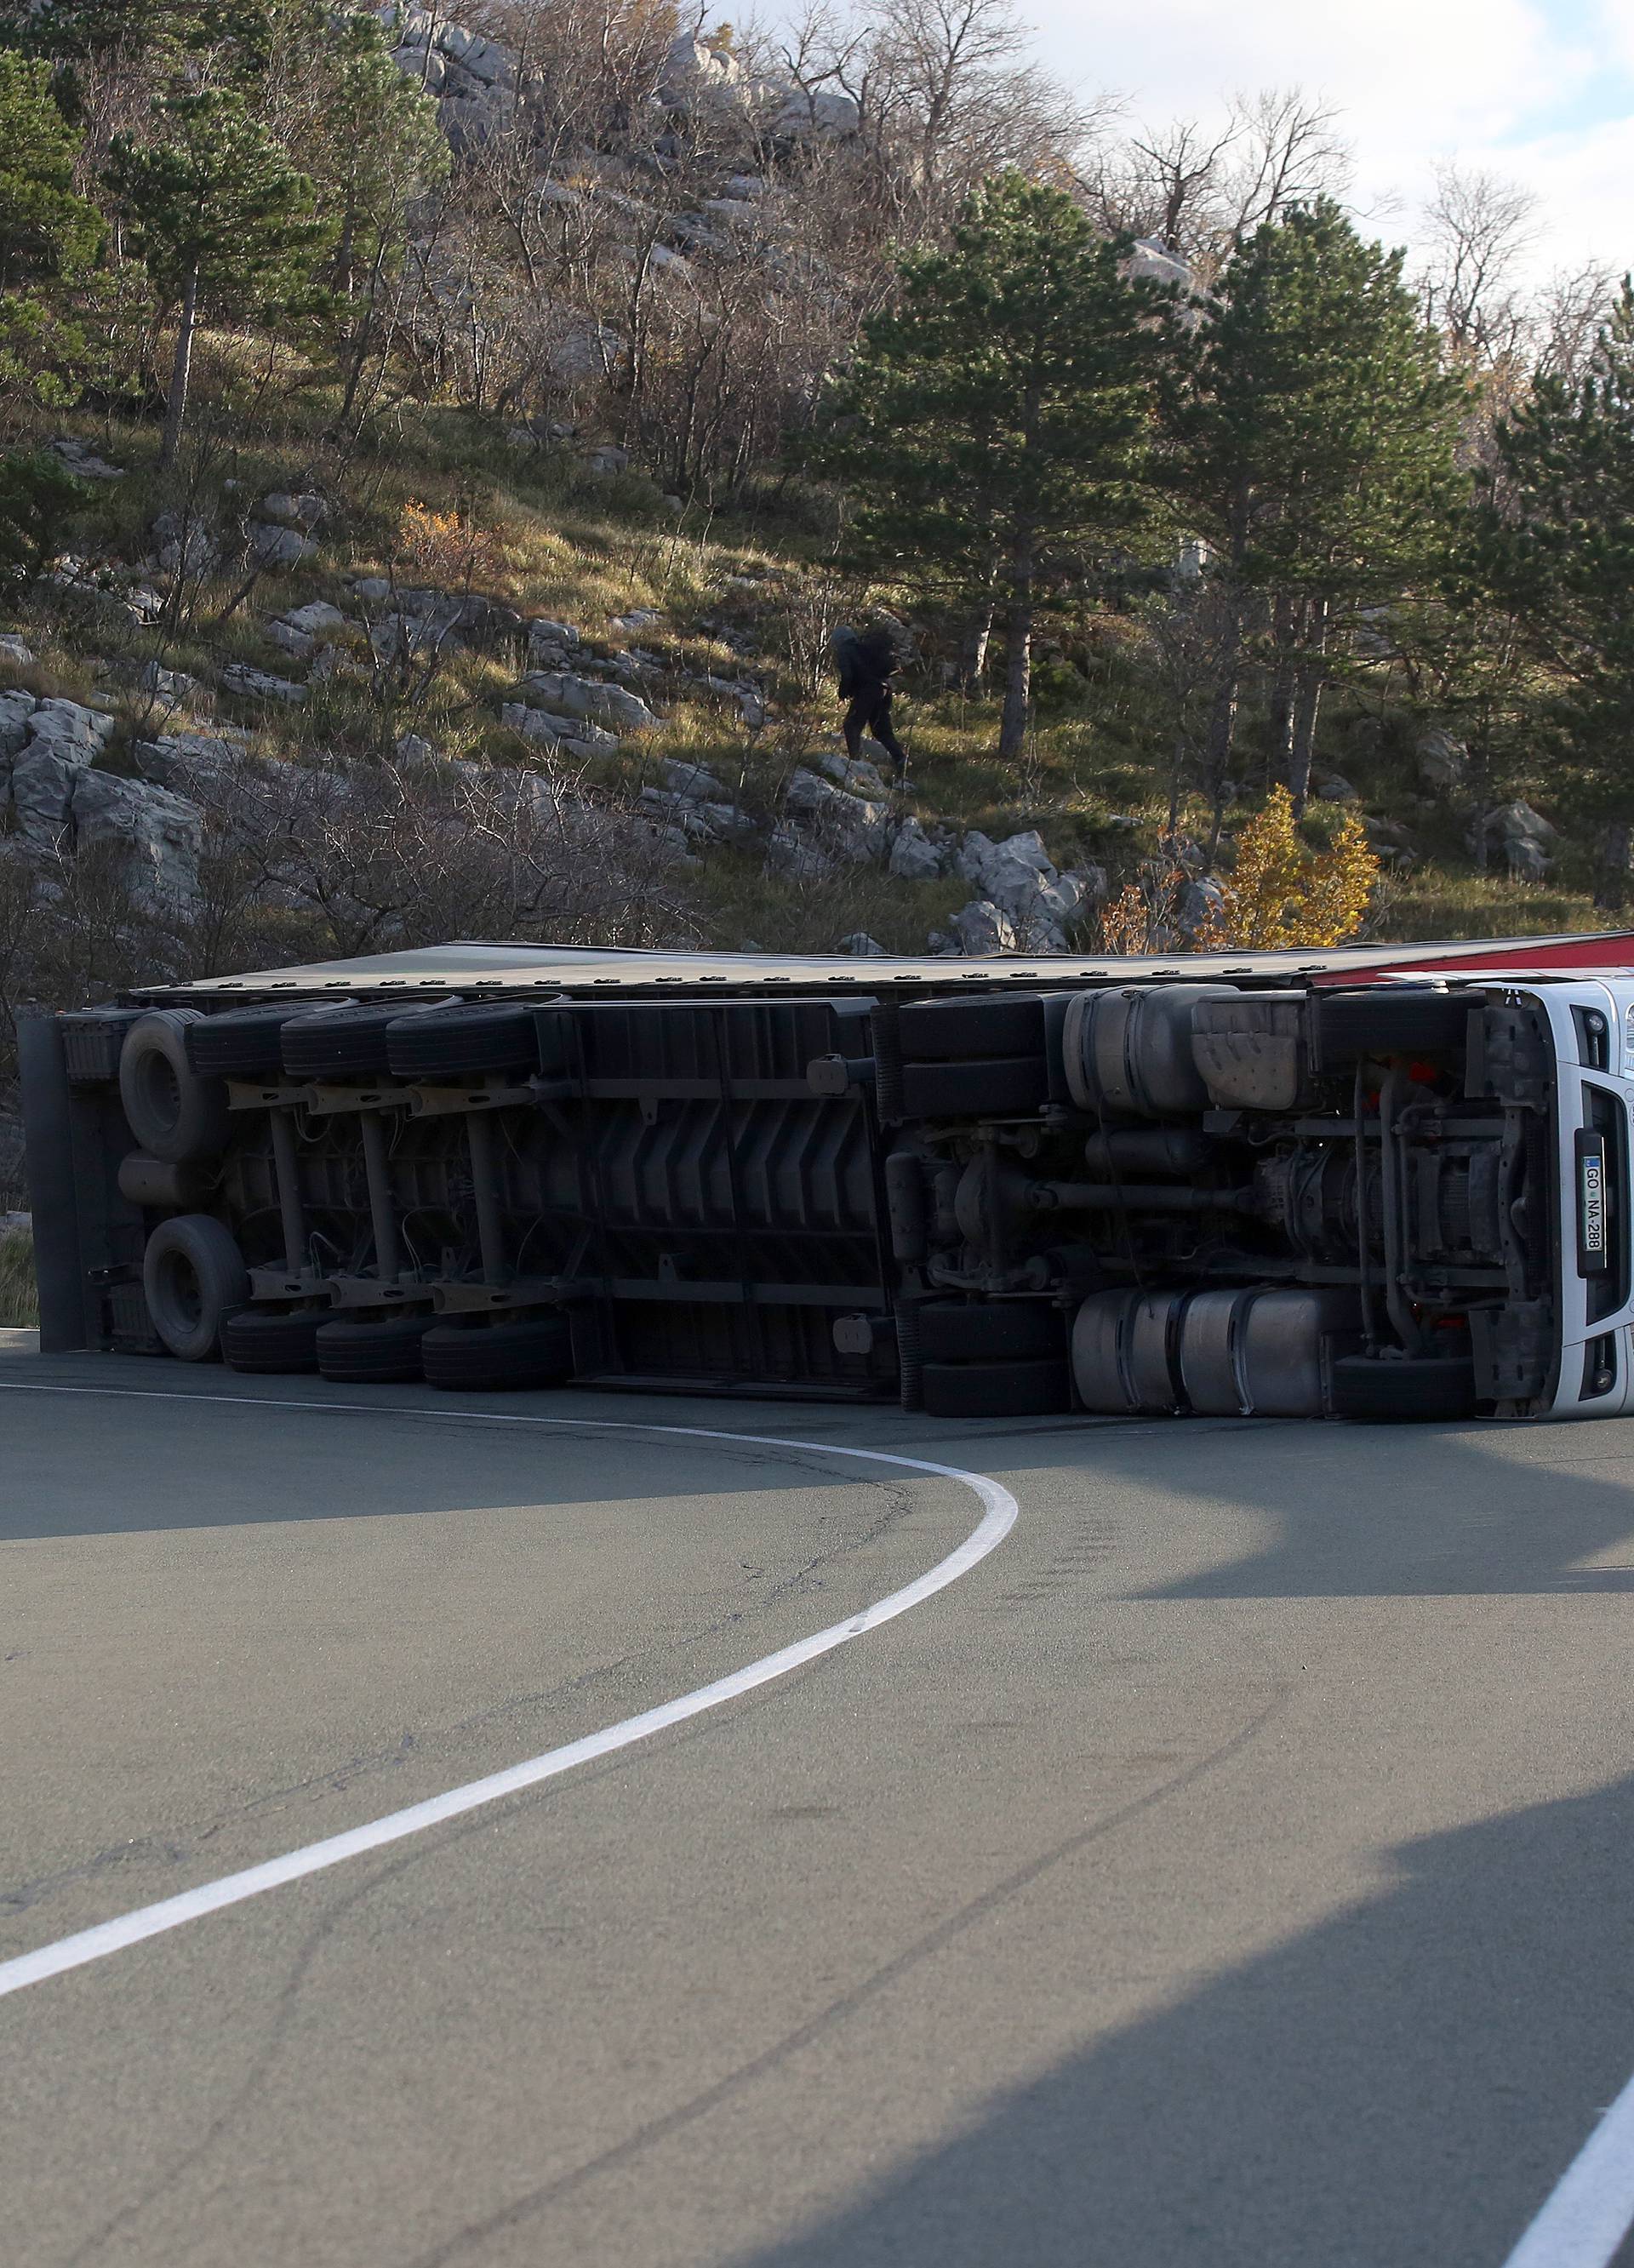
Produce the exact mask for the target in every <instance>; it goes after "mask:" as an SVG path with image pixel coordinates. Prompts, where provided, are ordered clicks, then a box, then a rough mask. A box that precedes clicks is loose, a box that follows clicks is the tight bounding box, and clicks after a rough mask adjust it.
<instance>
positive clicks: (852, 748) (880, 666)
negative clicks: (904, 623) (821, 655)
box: [831, 620, 908, 787]
mask: <svg viewBox="0 0 1634 2268" xmlns="http://www.w3.org/2000/svg"><path fill="white" fill-rule="evenodd" d="M831 644H832V648H833V652H834V659H835V667H836V669H837V670H838V672H839V678H840V698H841V700H842V701H843V702H845V703H847V704H848V706H847V708H846V711H845V722H844V725H843V727H842V729H843V733H844V734H845V746H846V750H847V753H848V754H849V755H850V758H851V761H852V762H853V763H857V762H860V761H861V760H862V742H863V735H864V733H867V734H868V735H869V736H870V738H871V739H872V740H877V741H878V742H879V744H880V747H882V748H883V749H884V750H885V753H886V755H887V756H889V758H890V759H891V765H892V769H893V770H894V773H895V776H896V784H897V785H898V786H899V787H900V786H901V785H902V781H903V780H904V779H905V778H906V777H907V775H908V751H907V749H906V748H905V747H903V746H902V742H901V741H900V740H898V739H897V737H896V729H895V727H894V725H893V724H892V722H891V680H892V678H894V676H895V675H896V674H897V673H898V671H899V670H900V669H901V667H902V655H901V651H900V647H899V644H898V633H897V629H896V626H895V625H894V623H892V622H889V621H888V620H887V621H876V622H871V623H870V624H869V625H868V626H867V628H866V629H865V630H854V629H853V628H852V627H851V625H850V623H849V622H842V623H841V624H840V627H839V628H838V630H835V633H834V637H833V639H832V641H831Z"/></svg>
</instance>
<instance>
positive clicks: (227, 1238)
mask: <svg viewBox="0 0 1634 2268" xmlns="http://www.w3.org/2000/svg"><path fill="white" fill-rule="evenodd" d="M142 1292H143V1297H144V1299H145V1300H146V1301H147V1307H148V1313H149V1314H150V1315H151V1317H152V1319H153V1328H154V1329H155V1330H156V1331H157V1332H158V1335H159V1337H160V1338H161V1339H163V1341H164V1342H165V1344H166V1346H167V1347H168V1348H169V1349H170V1351H171V1352H172V1354H173V1355H176V1356H178V1357H180V1359H181V1360H182V1361H183V1362H213V1361H214V1360H215V1359H216V1358H217V1354H218V1353H219V1352H220V1351H221V1333H222V1327H223V1325H224V1323H225V1322H226V1321H227V1319H228V1317H229V1316H230V1315H232V1314H235V1313H236V1312H237V1310H238V1309H239V1307H242V1306H243V1305H244V1304H245V1302H246V1301H247V1300H248V1298H249V1296H250V1278H249V1270H247V1268H246V1266H245V1265H244V1255H243V1254H242V1253H241V1252H240V1251H239V1248H238V1245H237V1243H236V1242H235V1241H234V1239H233V1237H232V1232H231V1231H230V1230H229V1229H226V1228H224V1227H223V1226H222V1224H221V1223H220V1221H218V1220H216V1219H212V1217H211V1216H210V1214H209V1213H207V1212H183V1213H178V1214H176V1216H175V1217H174V1219H171V1220H162V1221H160V1223H159V1225H158V1227H157V1228H156V1229H155V1230H154V1232H153V1233H152V1235H151V1236H150V1237H149V1239H148V1241H147V1248H146V1250H145V1251H144V1254H143V1256H142Z"/></svg>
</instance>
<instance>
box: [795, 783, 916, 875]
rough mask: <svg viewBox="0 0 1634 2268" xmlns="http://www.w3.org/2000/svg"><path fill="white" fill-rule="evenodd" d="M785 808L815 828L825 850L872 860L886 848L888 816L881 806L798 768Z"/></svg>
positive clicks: (884, 807)
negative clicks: (826, 847) (823, 842)
mask: <svg viewBox="0 0 1634 2268" xmlns="http://www.w3.org/2000/svg"><path fill="white" fill-rule="evenodd" d="M783 799H784V808H785V809H786V810H787V811H789V812H791V813H792V814H795V815H796V816H797V817H798V818H799V819H801V820H804V821H806V822H807V824H808V826H810V827H812V828H815V829H816V830H817V831H818V832H819V833H820V834H821V836H823V838H824V840H825V843H826V844H827V846H828V848H829V849H831V850H832V851H836V852H838V853H839V854H840V855H841V856H842V857H844V858H850V859H851V860H857V859H862V858H872V857H873V856H874V855H875V853H876V852H877V851H881V850H883V849H884V847H885V839H886V830H887V825H888V822H889V819H890V813H889V810H888V808H887V806H886V805H884V804H882V803H871V802H869V801H867V800H866V799H865V798H864V797H862V796H857V795H851V794H849V793H848V792H846V790H845V789H843V788H839V787H835V785H834V784H833V782H832V781H830V780H826V779H824V778H823V777H822V775H821V773H820V772H813V771H808V770H806V767H805V766H804V765H801V766H800V767H799V769H798V770H796V771H794V772H793V773H792V774H791V776H790V779H789V784H788V785H787V787H786V788H785V789H784V798H783Z"/></svg>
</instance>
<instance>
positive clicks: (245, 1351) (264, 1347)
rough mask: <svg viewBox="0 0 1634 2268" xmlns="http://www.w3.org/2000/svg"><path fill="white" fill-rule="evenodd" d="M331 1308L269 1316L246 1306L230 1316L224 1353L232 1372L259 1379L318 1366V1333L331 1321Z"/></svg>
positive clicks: (290, 1373) (223, 1332)
mask: <svg viewBox="0 0 1634 2268" xmlns="http://www.w3.org/2000/svg"><path fill="white" fill-rule="evenodd" d="M332 1313H333V1311H332V1310H331V1309H330V1308H328V1307H313V1308H309V1309H297V1310H296V1311H295V1312H294V1313H293V1314H269V1313H268V1312H267V1311H266V1309H264V1308H261V1307H243V1308H240V1310H239V1313H238V1314H236V1315H231V1316H229V1317H228V1319H227V1322H226V1324H225V1326H224V1329H223V1331H222V1334H221V1351H222V1354H223V1357H224V1359H225V1361H226V1365H227V1367H228V1369H229V1370H238V1371H242V1372H244V1373H246V1374H247V1375H248V1376H253V1377H257V1378H278V1377H285V1376H292V1375H294V1374H296V1373H299V1372H302V1371H309V1370H316V1369H317V1367H318V1333H319V1331H320V1329H321V1327H322V1326H323V1324H324V1323H326V1322H328V1321H329V1320H330V1318H331V1315H332Z"/></svg>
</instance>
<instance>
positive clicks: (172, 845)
mask: <svg viewBox="0 0 1634 2268" xmlns="http://www.w3.org/2000/svg"><path fill="white" fill-rule="evenodd" d="M70 818H71V822H72V828H73V837H74V843H75V847H76V848H77V849H80V850H83V849H85V848H86V847H87V846H88V845H90V844H92V843H113V844H114V845H115V846H117V848H118V849H119V850H121V851H122V852H123V853H124V860H125V874H126V880H127V881H128V882H129V883H130V885H131V886H132V887H134V888H135V889H136V893H137V895H139V896H140V897H142V898H143V899H144V901H145V902H148V903H149V904H151V905H153V906H156V907H166V906H167V907H171V908H173V909H177V910H185V909H188V908H189V907H190V906H192V905H193V904H194V903H195V902H196V900H197V897H198V887H199V852H200V851H201V849H202V845H203V840H204V819H203V814H202V812H201V811H200V809H199V807H198V806H197V804H195V803H189V802H188V799H187V798H186V797H185V796H180V795H173V794H171V793H170V792H169V791H168V790H167V789H166V788H162V787H151V786H150V785H149V784H148V783H147V782H146V781H145V780H129V779H118V778H116V777H114V774H113V773H111V772H96V771H85V772H81V773H80V774H79V776H78V777H77V779H76V780H75V783H74V791H73V800H72V804H71V807H70Z"/></svg>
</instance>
